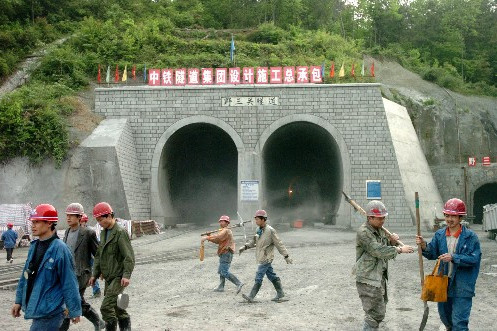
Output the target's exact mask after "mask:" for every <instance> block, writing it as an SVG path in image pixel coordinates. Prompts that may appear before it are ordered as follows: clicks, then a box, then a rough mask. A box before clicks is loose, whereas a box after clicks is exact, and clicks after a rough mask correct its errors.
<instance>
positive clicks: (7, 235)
mask: <svg viewBox="0 0 497 331" xmlns="http://www.w3.org/2000/svg"><path fill="white" fill-rule="evenodd" d="M13 227H14V223H12V222H9V223H7V231H5V232H4V233H2V241H3V247H4V248H5V250H6V251H7V263H12V262H14V259H13V257H12V254H13V253H14V247H16V242H17V237H18V236H17V232H15V231H14V230H13Z"/></svg>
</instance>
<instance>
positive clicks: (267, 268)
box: [255, 263, 278, 284]
mask: <svg viewBox="0 0 497 331" xmlns="http://www.w3.org/2000/svg"><path fill="white" fill-rule="evenodd" d="M264 275H266V276H267V278H268V279H269V280H270V281H271V282H274V281H275V280H277V279H278V276H276V273H275V272H274V271H273V266H272V265H271V263H261V264H259V267H258V268H257V273H256V274H255V282H256V283H259V284H262V280H263V278H264Z"/></svg>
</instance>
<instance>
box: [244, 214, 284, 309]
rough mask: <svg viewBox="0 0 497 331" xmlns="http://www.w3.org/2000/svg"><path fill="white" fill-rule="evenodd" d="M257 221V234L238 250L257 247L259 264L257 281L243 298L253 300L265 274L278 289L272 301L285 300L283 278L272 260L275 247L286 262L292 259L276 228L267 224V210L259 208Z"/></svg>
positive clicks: (256, 215) (256, 252)
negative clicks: (275, 269) (274, 268)
mask: <svg viewBox="0 0 497 331" xmlns="http://www.w3.org/2000/svg"><path fill="white" fill-rule="evenodd" d="M254 219H255V223H256V224H257V231H256V233H255V235H254V236H253V237H252V239H251V240H249V241H248V242H247V243H246V244H245V245H244V246H242V247H240V249H239V250H238V252H239V253H240V254H242V252H243V251H245V250H247V249H249V248H253V247H255V257H256V260H257V263H258V264H259V266H258V268H257V272H256V274H255V283H254V286H253V287H252V290H251V291H250V294H249V295H245V294H243V298H244V299H245V300H247V301H248V302H253V301H254V298H255V296H256V295H257V293H258V292H259V290H260V288H261V286H262V280H263V279H264V275H266V276H267V278H268V279H269V280H270V281H271V282H272V283H273V285H274V288H275V289H276V297H274V298H273V299H271V300H272V301H276V302H278V301H283V300H284V299H283V297H284V296H285V293H284V292H283V288H282V286H281V280H280V278H279V277H278V276H277V275H276V273H275V272H274V270H273V266H272V262H273V259H274V252H273V251H274V247H276V249H277V250H278V252H279V253H280V254H281V255H283V257H284V258H285V261H286V263H289V264H291V263H293V262H292V259H291V258H290V257H289V256H288V251H287V250H286V248H285V245H283V242H282V241H281V239H280V238H279V237H278V234H277V233H276V230H275V229H274V228H273V227H272V226H270V225H268V224H267V213H266V211H265V210H257V211H256V212H255V215H254Z"/></svg>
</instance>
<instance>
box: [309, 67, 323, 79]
mask: <svg viewBox="0 0 497 331" xmlns="http://www.w3.org/2000/svg"><path fill="white" fill-rule="evenodd" d="M322 81H323V75H322V72H321V67H318V66H313V67H311V83H321V82H322Z"/></svg>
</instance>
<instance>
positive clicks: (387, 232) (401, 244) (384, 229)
mask: <svg viewBox="0 0 497 331" xmlns="http://www.w3.org/2000/svg"><path fill="white" fill-rule="evenodd" d="M381 228H382V229H383V231H385V233H386V234H387V236H389V237H390V236H391V235H392V233H391V232H390V231H388V230H387V228H385V227H384V226H382V227H381ZM395 241H396V242H397V244H399V245H400V246H404V243H403V242H402V241H400V240H395Z"/></svg>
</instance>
